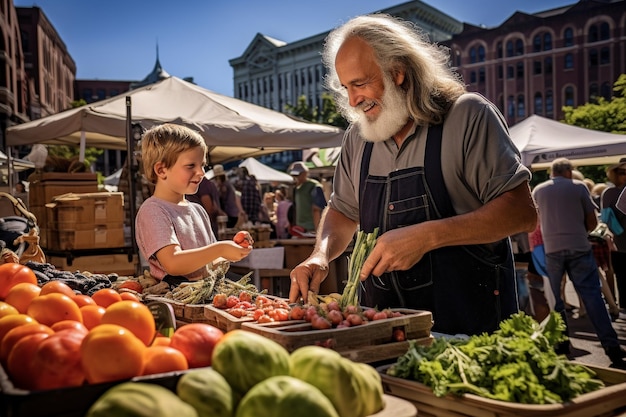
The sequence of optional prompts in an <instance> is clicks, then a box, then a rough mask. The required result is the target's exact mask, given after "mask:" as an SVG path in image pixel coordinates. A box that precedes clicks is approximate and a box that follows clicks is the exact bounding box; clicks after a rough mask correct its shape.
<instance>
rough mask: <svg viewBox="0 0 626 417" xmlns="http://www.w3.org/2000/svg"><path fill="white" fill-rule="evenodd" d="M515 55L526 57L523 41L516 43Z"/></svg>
mask: <svg viewBox="0 0 626 417" xmlns="http://www.w3.org/2000/svg"><path fill="white" fill-rule="evenodd" d="M515 55H518V56H519V55H524V42H522V40H521V39H518V40H516V41H515Z"/></svg>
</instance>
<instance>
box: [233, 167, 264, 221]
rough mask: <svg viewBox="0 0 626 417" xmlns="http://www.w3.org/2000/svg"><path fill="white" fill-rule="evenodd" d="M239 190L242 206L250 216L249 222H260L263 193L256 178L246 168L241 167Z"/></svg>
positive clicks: (238, 182)
mask: <svg viewBox="0 0 626 417" xmlns="http://www.w3.org/2000/svg"><path fill="white" fill-rule="evenodd" d="M238 170H239V180H238V181H237V188H238V189H239V191H241V206H242V207H243V210H244V211H245V212H246V215H247V216H248V221H249V222H251V223H252V224H255V223H256V222H258V221H259V212H260V210H261V193H260V191H259V187H258V184H257V181H256V178H254V176H252V175H250V174H249V173H248V169H247V168H246V167H239V168H238Z"/></svg>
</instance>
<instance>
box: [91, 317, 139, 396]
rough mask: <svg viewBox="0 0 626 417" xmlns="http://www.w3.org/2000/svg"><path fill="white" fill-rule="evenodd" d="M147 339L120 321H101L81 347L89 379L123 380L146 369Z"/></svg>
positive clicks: (99, 381) (94, 382)
mask: <svg viewBox="0 0 626 417" xmlns="http://www.w3.org/2000/svg"><path fill="white" fill-rule="evenodd" d="M146 349H147V348H146V346H145V345H144V343H143V342H142V341H141V340H139V339H138V338H137V337H135V335H134V334H133V333H132V332H131V331H130V330H128V329H126V328H124V327H122V326H119V325H117V324H101V325H99V326H96V327H94V328H93V329H91V330H90V331H89V333H88V334H87V336H85V338H84V339H83V343H82V346H81V348H80V356H81V362H82V365H83V369H84V371H85V376H86V378H87V382H89V383H90V384H97V383H101V382H109V381H119V380H122V379H129V378H133V377H135V376H140V375H141V374H142V373H143V357H144V351H145V350H146Z"/></svg>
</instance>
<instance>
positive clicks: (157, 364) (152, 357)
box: [143, 346, 189, 375]
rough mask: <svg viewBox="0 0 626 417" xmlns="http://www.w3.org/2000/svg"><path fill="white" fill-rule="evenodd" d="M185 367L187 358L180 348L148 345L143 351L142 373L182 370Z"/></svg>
mask: <svg viewBox="0 0 626 417" xmlns="http://www.w3.org/2000/svg"><path fill="white" fill-rule="evenodd" d="M186 369H189V365H188V364H187V358H185V355H183V353H182V352H181V351H180V350H177V349H174V348H173V347H169V346H150V347H147V348H146V350H145V351H144V356H143V374H144V375H152V374H162V373H165V372H174V371H184V370H186Z"/></svg>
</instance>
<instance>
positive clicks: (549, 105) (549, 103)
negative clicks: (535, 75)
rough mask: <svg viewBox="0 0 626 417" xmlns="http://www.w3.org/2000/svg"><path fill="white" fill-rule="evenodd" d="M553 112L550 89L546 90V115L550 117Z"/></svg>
mask: <svg viewBox="0 0 626 417" xmlns="http://www.w3.org/2000/svg"><path fill="white" fill-rule="evenodd" d="M553 113H554V100H553V99H552V90H548V91H546V116H548V117H552V115H553Z"/></svg>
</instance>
